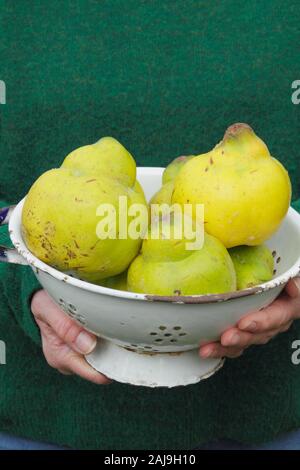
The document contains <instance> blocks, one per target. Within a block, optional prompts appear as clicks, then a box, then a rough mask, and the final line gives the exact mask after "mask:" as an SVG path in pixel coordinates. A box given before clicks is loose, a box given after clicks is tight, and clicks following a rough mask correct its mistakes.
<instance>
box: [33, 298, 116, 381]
mask: <svg viewBox="0 0 300 470" xmlns="http://www.w3.org/2000/svg"><path fill="white" fill-rule="evenodd" d="M31 310H32V313H33V315H34V318H35V321H36V323H37V324H38V326H39V328H40V331H41V337H42V346H43V352H44V356H45V358H46V361H47V362H48V364H49V365H50V366H51V367H53V368H54V369H57V370H59V371H60V372H61V373H62V374H67V375H70V374H76V375H79V376H80V377H82V378H83V379H86V380H89V381H91V382H94V383H95V384H107V383H110V382H111V380H110V379H108V378H107V377H105V376H104V375H102V374H100V373H99V372H97V371H96V370H95V369H93V368H92V367H91V366H90V365H89V364H88V363H87V362H86V360H85V358H84V357H83V356H84V354H88V353H90V352H92V350H93V349H94V348H95V346H96V342H97V340H96V336H94V335H93V334H91V333H88V332H87V331H86V330H84V328H82V327H81V326H79V325H78V324H77V323H76V322H75V321H74V320H72V319H71V318H69V317H68V316H67V315H66V314H65V313H64V312H63V311H62V310H61V309H60V308H59V307H58V306H57V305H56V304H55V303H54V301H53V300H52V299H51V298H50V297H49V295H48V294H47V292H46V291H44V290H40V291H38V292H36V293H35V294H34V296H33V298H32V301H31Z"/></svg>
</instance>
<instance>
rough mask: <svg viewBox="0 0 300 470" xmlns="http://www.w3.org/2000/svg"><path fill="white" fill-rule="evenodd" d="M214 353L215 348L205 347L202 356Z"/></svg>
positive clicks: (209, 355)
mask: <svg viewBox="0 0 300 470" xmlns="http://www.w3.org/2000/svg"><path fill="white" fill-rule="evenodd" d="M213 353H214V350H213V349H204V350H203V351H201V356H202V357H211V356H212V355H213Z"/></svg>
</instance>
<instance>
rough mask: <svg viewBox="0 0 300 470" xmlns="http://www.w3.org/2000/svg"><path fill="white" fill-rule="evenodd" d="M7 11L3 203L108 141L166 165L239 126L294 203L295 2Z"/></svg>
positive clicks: (18, 6) (39, 5) (131, 2)
mask: <svg viewBox="0 0 300 470" xmlns="http://www.w3.org/2000/svg"><path fill="white" fill-rule="evenodd" d="M2 11H3V13H2V14H1V15H2V26H1V30H2V32H1V44H2V47H1V52H2V54H1V68H0V78H1V79H2V80H4V81H5V82H6V86H7V104H6V105H5V106H1V108H0V112H1V123H2V131H1V137H2V147H1V149H2V150H1V172H2V174H1V177H0V196H1V195H2V196H5V197H7V196H8V197H9V199H11V200H14V201H16V200H17V199H19V198H20V197H22V196H23V195H24V194H25V192H26V191H27V190H28V188H29V186H30V185H31V183H32V182H33V181H34V179H35V178H36V177H37V176H38V175H39V174H40V173H41V172H42V171H44V170H46V169H48V168H49V167H53V166H58V165H59V164H60V162H61V161H62V160H63V158H64V157H65V155H66V154H67V153H68V152H70V151H71V150H72V149H74V148H76V147H78V146H81V145H85V144H87V143H92V142H94V141H96V140H97V139H99V138H100V137H101V136H104V135H112V136H114V137H116V138H117V139H119V140H120V141H121V142H122V143H123V144H124V145H125V146H126V147H127V148H128V149H129V150H130V151H131V152H132V154H133V155H134V156H135V158H136V159H137V162H138V164H139V165H147V166H150V165H165V164H166V163H167V162H168V161H170V159H172V158H173V157H175V156H178V155H180V154H188V153H202V152H205V151H208V150H209V149H210V148H211V147H212V146H213V145H215V144H216V143H217V142H218V141H219V140H220V139H221V138H222V135H223V133H224V130H225V129H226V127H227V126H228V125H230V124H232V123H233V122H239V121H242V122H247V123H249V124H250V125H251V126H253V128H254V129H255V131H256V132H257V133H258V135H260V136H261V137H262V138H263V139H265V140H266V142H267V144H268V146H269V148H270V150H271V152H272V154H273V155H274V156H276V157H277V158H279V159H280V160H281V161H282V162H283V163H284V164H285V165H286V166H287V168H288V169H289V171H290V173H291V177H292V180H293V187H294V198H296V197H299V195H300V193H299V164H298V155H299V148H300V134H299V117H300V105H299V106H296V105H294V104H293V103H292V101H291V94H292V89H291V83H292V82H293V81H294V80H296V79H297V78H299V43H300V32H299V30H300V28H299V3H298V2H296V1H291V2H286V1H282V0H276V1H274V2H272V1H270V0H269V1H261V0H260V1H251V2H244V1H239V0H238V1H237V0H226V1H222V2H212V1H191V0H185V1H178V0H175V1H174V0H172V1H170V0H166V1H161V0H160V1H156V0H152V1H151V0H150V1H136V0H127V1H123V0H110V1H107V0H102V1H92V0H88V1H87V0H84V1H55V0H54V1H51V2H49V1H45V0H44V1H24V0H23V1H22V0H18V1H16V2H6V4H5V8H4V9H3V10H2ZM12 166H13V169H14V171H15V173H16V180H17V183H18V184H17V185H16V186H14V187H12V186H11V183H10V181H9V183H8V182H7V180H6V175H8V173H9V172H10V171H11V169H12ZM24 166H25V167H26V168H28V170H30V178H28V177H26V179H25V178H24V177H23V169H24ZM1 192H2V194H1Z"/></svg>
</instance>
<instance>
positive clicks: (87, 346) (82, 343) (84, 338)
mask: <svg viewBox="0 0 300 470" xmlns="http://www.w3.org/2000/svg"><path fill="white" fill-rule="evenodd" d="M96 344H97V340H96V338H93V337H92V336H91V335H89V334H88V333H86V332H85V331H82V332H81V333H79V335H78V336H77V338H76V341H75V346H76V347H77V348H78V349H79V351H80V352H82V353H83V354H89V353H90V352H92V351H93V349H94V347H95V346H96Z"/></svg>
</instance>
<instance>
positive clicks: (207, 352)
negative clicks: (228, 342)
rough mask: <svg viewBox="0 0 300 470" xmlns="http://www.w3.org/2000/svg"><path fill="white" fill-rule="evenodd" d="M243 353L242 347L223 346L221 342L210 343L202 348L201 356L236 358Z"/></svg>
mask: <svg viewBox="0 0 300 470" xmlns="http://www.w3.org/2000/svg"><path fill="white" fill-rule="evenodd" d="M242 354H243V349H242V348H235V347H228V348H226V347H225V346H222V345H221V344H220V343H210V344H206V345H205V346H202V347H201V348H200V356H201V357H203V358H205V359H206V358H218V357H230V358H235V357H239V356H241V355H242Z"/></svg>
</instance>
